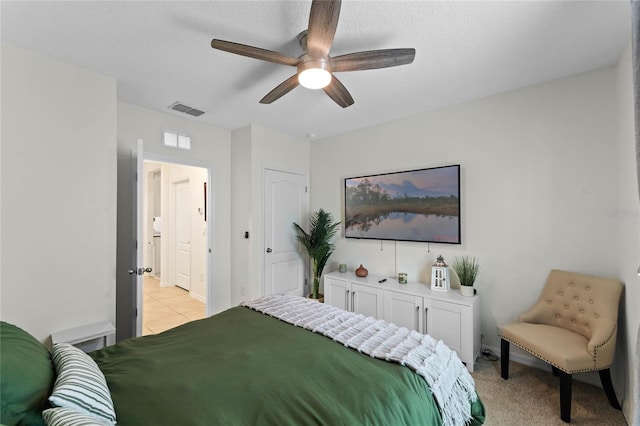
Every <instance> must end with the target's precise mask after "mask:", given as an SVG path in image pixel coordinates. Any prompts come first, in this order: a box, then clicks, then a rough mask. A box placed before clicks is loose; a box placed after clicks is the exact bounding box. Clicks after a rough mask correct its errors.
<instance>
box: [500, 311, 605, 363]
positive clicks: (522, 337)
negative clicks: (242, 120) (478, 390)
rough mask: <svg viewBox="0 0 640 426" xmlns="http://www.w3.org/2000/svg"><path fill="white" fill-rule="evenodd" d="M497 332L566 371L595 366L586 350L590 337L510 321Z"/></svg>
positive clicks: (564, 330)
mask: <svg viewBox="0 0 640 426" xmlns="http://www.w3.org/2000/svg"><path fill="white" fill-rule="evenodd" d="M498 334H499V335H500V337H502V338H503V339H505V340H507V341H509V342H511V343H513V344H514V345H516V346H518V347H520V348H522V349H524V350H526V351H527V352H530V353H531V354H533V355H535V356H536V357H538V358H540V359H542V360H543V361H545V362H548V363H549V364H551V365H553V366H555V367H557V368H559V369H560V370H562V371H564V372H565V373H569V374H573V373H578V372H580V371H593V370H594V369H596V363H595V359H594V358H593V357H592V356H591V354H590V353H589V351H588V350H587V345H588V344H589V340H588V339H587V338H586V337H584V336H582V335H581V334H579V333H574V332H573V331H570V330H566V329H564V328H561V327H554V326H550V325H544V324H530V323H513V324H508V325H504V326H501V327H500V329H499V333H498Z"/></svg>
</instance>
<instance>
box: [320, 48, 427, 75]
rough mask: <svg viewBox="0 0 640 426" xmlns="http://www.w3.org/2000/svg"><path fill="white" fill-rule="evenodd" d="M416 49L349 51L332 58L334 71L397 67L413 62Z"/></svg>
mask: <svg viewBox="0 0 640 426" xmlns="http://www.w3.org/2000/svg"><path fill="white" fill-rule="evenodd" d="M415 56H416V49H383V50H369V51H366V52H357V53H348V54H346V55H340V56H336V57H335V58H331V70H332V71H333V72H342V71H360V70H373V69H377V68H388V67H397V66H398V65H406V64H410V63H411V62H413V59H414V58H415Z"/></svg>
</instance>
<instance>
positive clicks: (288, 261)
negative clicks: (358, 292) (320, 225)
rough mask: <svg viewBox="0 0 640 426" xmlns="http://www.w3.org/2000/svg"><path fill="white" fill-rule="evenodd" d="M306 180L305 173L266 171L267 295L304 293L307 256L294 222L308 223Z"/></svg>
mask: <svg viewBox="0 0 640 426" xmlns="http://www.w3.org/2000/svg"><path fill="white" fill-rule="evenodd" d="M306 182H307V178H306V176H304V175H300V174H296V173H286V172H281V171H276V170H268V169H266V170H265V171H264V192H263V194H264V229H265V233H264V247H263V255H264V292H263V293H264V294H263V295H264V296H268V295H272V294H281V293H288V294H295V295H298V296H302V295H303V294H304V291H305V288H304V285H305V282H304V277H305V263H306V262H305V259H306V258H305V257H304V254H303V253H301V252H300V250H299V248H298V241H297V239H296V232H295V229H294V227H293V223H294V222H295V223H297V224H299V225H301V226H302V227H303V228H304V227H306V225H307V219H306V218H307V216H308V210H309V208H308V205H309V200H308V197H307V193H306Z"/></svg>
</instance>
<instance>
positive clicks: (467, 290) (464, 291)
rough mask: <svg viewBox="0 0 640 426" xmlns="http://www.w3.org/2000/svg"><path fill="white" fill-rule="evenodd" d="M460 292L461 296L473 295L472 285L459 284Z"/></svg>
mask: <svg viewBox="0 0 640 426" xmlns="http://www.w3.org/2000/svg"><path fill="white" fill-rule="evenodd" d="M460 294H461V295H463V296H473V295H474V294H475V292H474V289H473V286H468V285H461V286H460Z"/></svg>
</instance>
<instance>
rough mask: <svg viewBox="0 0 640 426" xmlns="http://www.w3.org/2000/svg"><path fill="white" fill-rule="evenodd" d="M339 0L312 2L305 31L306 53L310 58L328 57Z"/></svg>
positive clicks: (334, 30)
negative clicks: (307, 27) (307, 26)
mask: <svg viewBox="0 0 640 426" xmlns="http://www.w3.org/2000/svg"><path fill="white" fill-rule="evenodd" d="M340 5H341V0H313V3H311V13H310V14H309V29H308V31H307V52H308V53H309V55H310V56H311V57H312V58H325V57H326V56H327V55H329V51H330V50H331V44H332V43H333V36H334V35H335V33H336V28H337V27H338V17H339V16H340Z"/></svg>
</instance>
